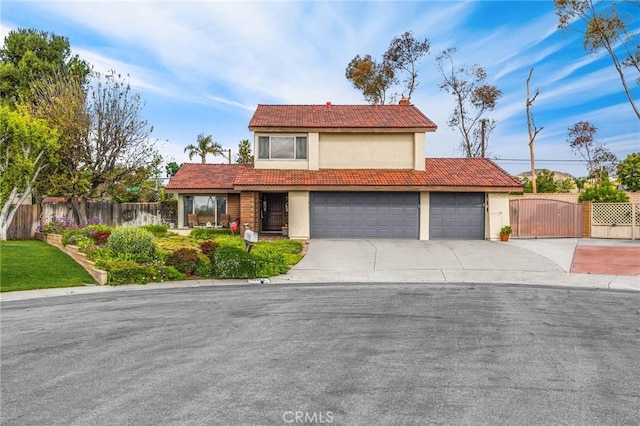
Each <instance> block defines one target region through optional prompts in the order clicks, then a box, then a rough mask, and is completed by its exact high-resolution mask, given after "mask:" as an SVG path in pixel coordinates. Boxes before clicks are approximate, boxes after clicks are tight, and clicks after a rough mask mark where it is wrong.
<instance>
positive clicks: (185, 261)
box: [166, 248, 198, 275]
mask: <svg viewBox="0 0 640 426" xmlns="http://www.w3.org/2000/svg"><path fill="white" fill-rule="evenodd" d="M166 262H167V265H170V266H173V267H174V268H176V269H177V270H178V271H180V272H182V273H183V274H189V275H191V274H193V270H194V269H195V267H196V263H198V251H197V250H196V249H191V248H181V249H178V250H176V251H174V252H172V253H171V254H170V255H169V257H167V261H166Z"/></svg>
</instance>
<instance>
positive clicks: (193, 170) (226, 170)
mask: <svg viewBox="0 0 640 426" xmlns="http://www.w3.org/2000/svg"><path fill="white" fill-rule="evenodd" d="M243 167H249V168H252V167H251V166H250V165H249V166H247V165H243V164H201V163H184V164H183V165H182V166H181V167H180V169H179V170H178V172H177V173H176V175H175V176H174V177H172V178H171V180H170V181H169V183H168V184H167V187H166V189H168V190H178V189H180V190H199V189H206V190H212V189H224V190H232V189H233V182H234V180H235V179H236V175H237V174H238V170H239V169H240V168H243Z"/></svg>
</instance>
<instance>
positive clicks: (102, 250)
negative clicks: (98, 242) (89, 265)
mask: <svg viewBox="0 0 640 426" xmlns="http://www.w3.org/2000/svg"><path fill="white" fill-rule="evenodd" d="M83 252H84V253H85V254H86V255H87V259H89V260H91V261H92V262H96V263H98V262H100V261H104V260H106V259H111V258H113V257H114V255H113V252H112V251H111V249H110V248H108V247H105V246H89V247H87V248H86V250H84V251H83ZM96 266H97V265H96Z"/></svg>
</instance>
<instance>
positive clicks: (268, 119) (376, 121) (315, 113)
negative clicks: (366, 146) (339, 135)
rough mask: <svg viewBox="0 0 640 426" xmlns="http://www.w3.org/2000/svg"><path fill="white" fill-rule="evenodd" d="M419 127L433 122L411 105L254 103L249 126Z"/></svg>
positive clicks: (426, 128)
mask: <svg viewBox="0 0 640 426" xmlns="http://www.w3.org/2000/svg"><path fill="white" fill-rule="evenodd" d="M303 128H306V129H381V130H382V129H384V130H385V131H398V130H400V129H402V130H404V131H406V129H419V130H422V131H434V130H435V129H436V128H437V126H436V125H435V123H434V122H433V121H431V120H430V119H429V118H427V117H426V116H425V115H424V114H423V113H422V112H420V110H419V109H418V108H416V107H415V106H413V105H331V104H330V103H327V105H258V108H257V109H256V112H255V113H254V114H253V117H252V118H251V121H250V122H249V130H252V131H256V130H260V129H264V130H267V129H303Z"/></svg>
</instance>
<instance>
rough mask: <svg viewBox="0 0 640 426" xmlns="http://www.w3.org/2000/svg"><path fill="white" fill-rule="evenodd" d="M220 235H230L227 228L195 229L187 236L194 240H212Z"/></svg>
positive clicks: (229, 230)
mask: <svg viewBox="0 0 640 426" xmlns="http://www.w3.org/2000/svg"><path fill="white" fill-rule="evenodd" d="M220 235H232V233H231V229H229V228H197V229H194V230H193V231H191V233H190V234H189V236H190V237H191V238H193V239H194V240H199V241H200V240H212V239H214V238H215V237H218V236H220Z"/></svg>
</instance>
